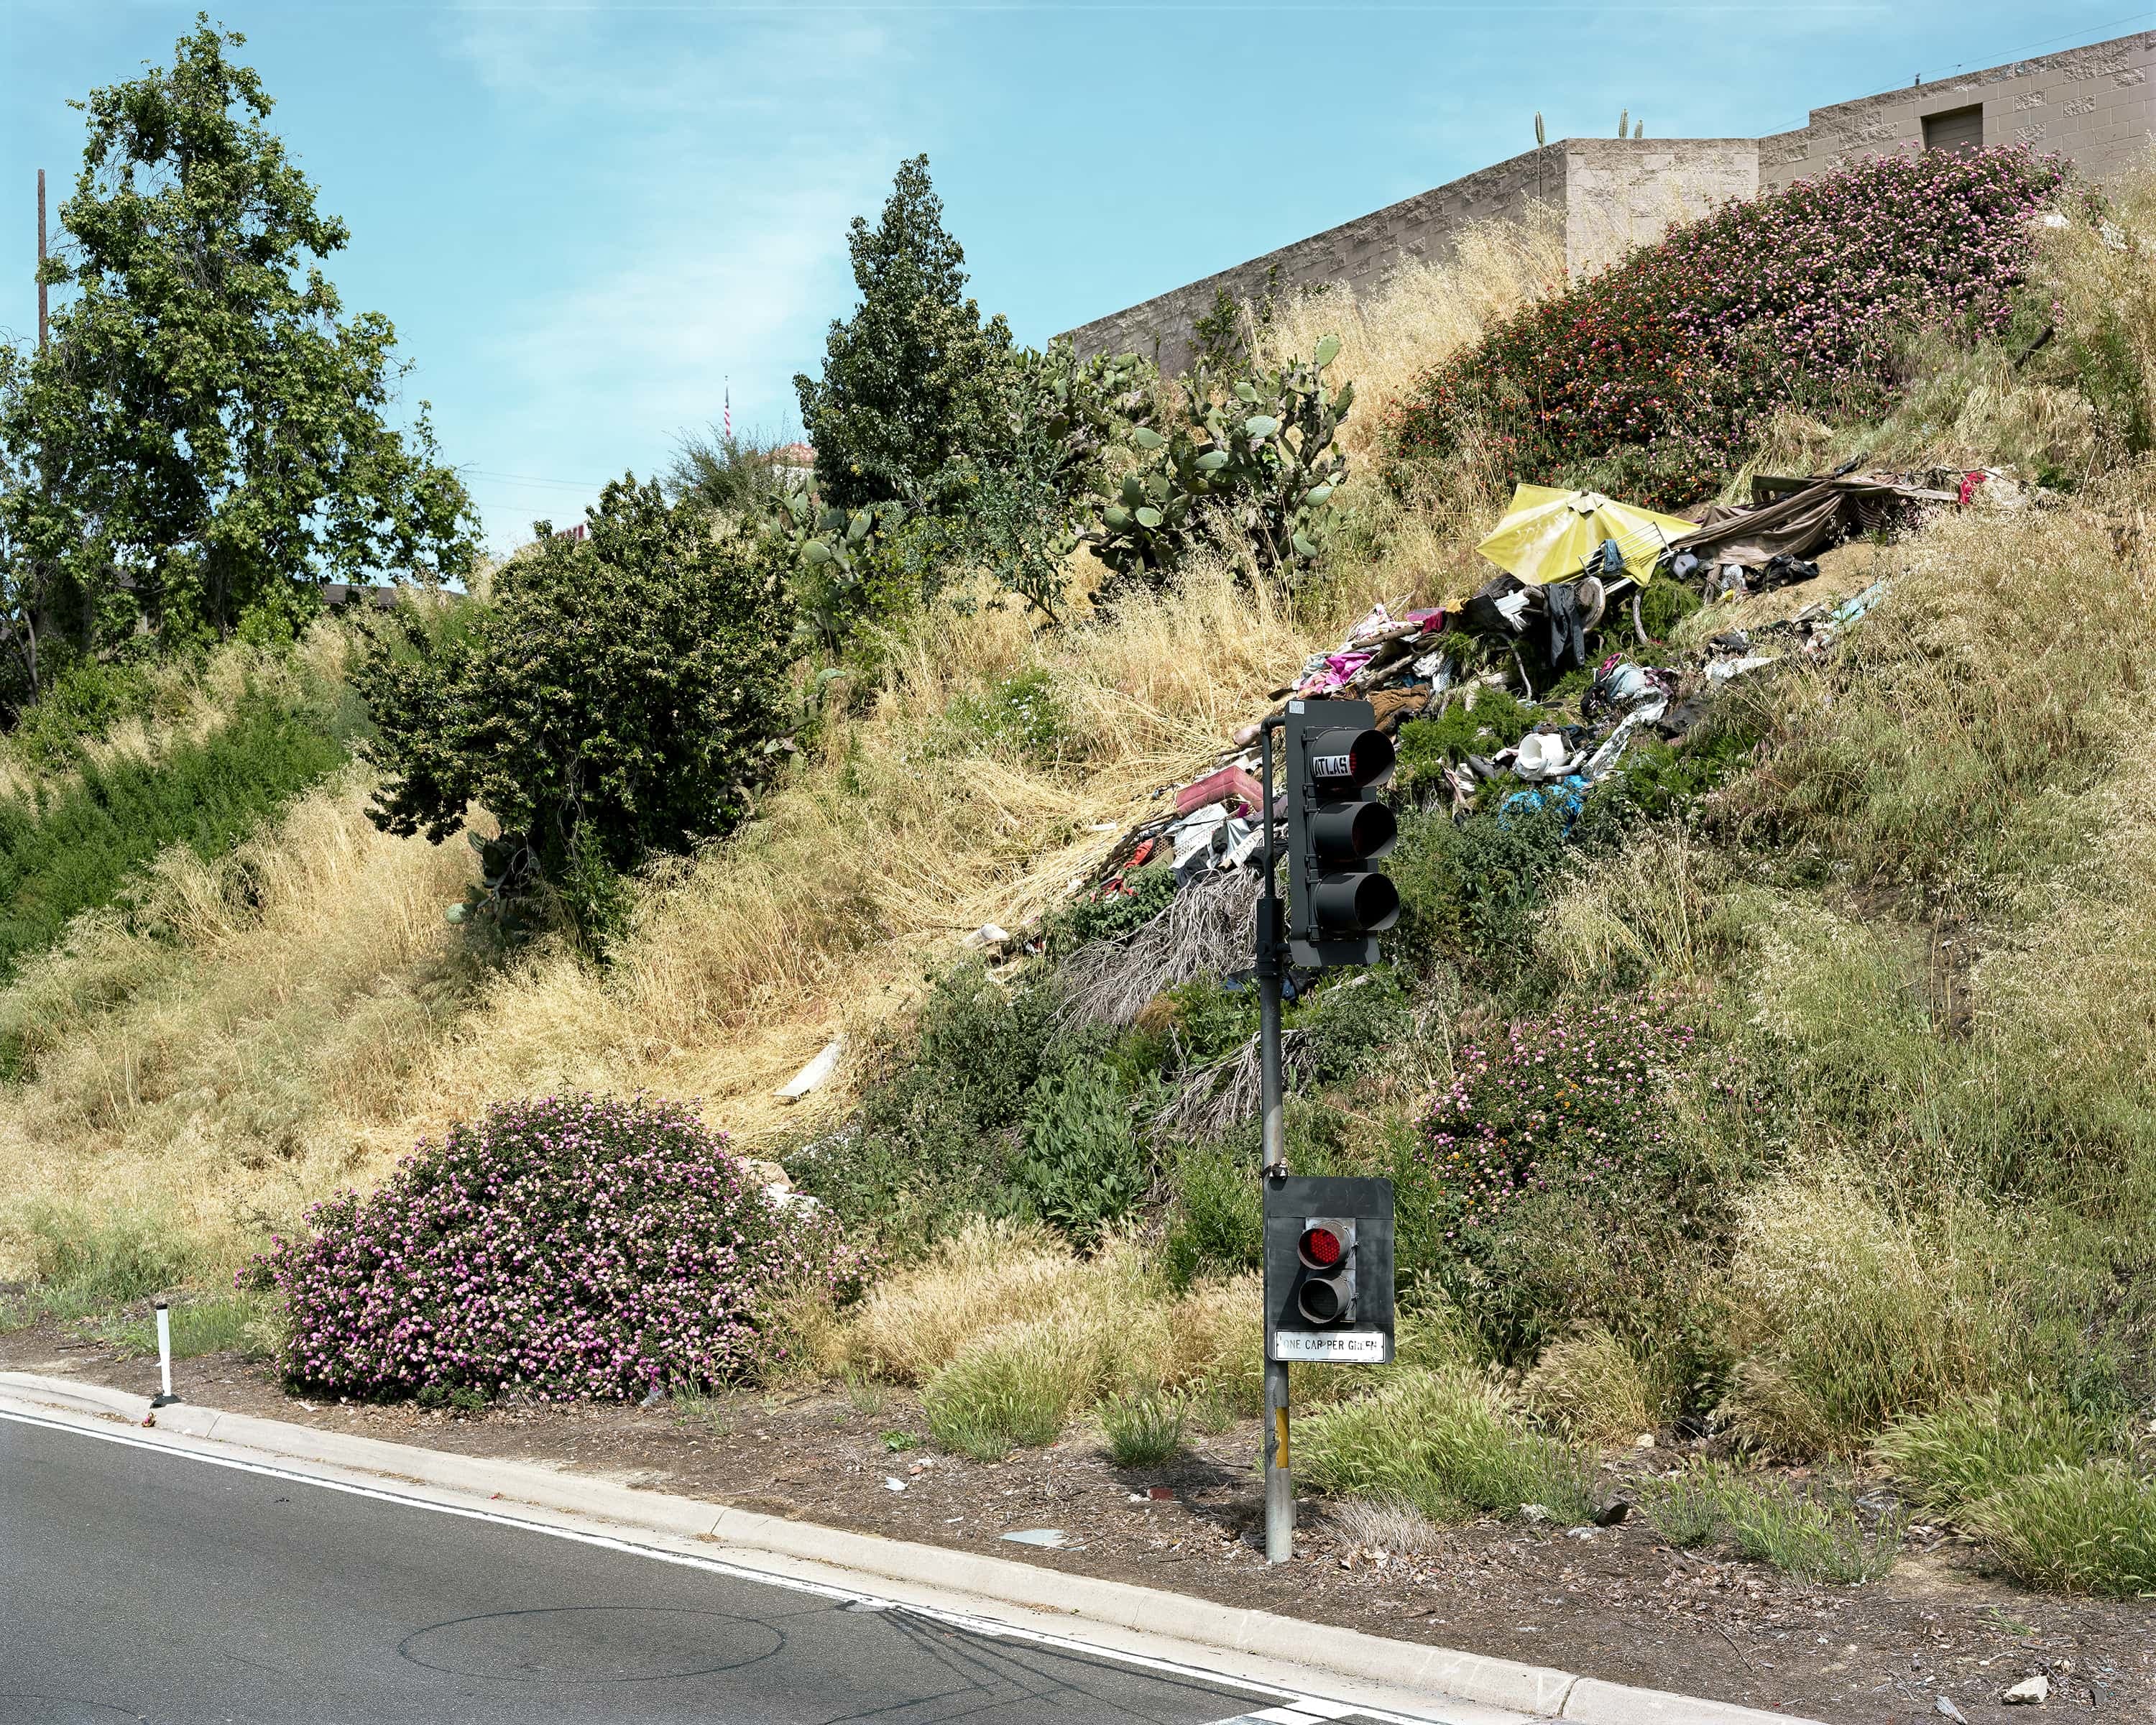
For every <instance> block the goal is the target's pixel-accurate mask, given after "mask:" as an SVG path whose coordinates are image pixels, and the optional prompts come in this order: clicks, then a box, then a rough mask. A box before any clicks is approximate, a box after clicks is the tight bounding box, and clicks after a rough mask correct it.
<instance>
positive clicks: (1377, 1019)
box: [1296, 967, 1414, 1084]
mask: <svg viewBox="0 0 2156 1725" xmlns="http://www.w3.org/2000/svg"><path fill="white" fill-rule="evenodd" d="M1296 1023H1297V1024H1299V1025H1300V1026H1301V1028H1302V1029H1306V1030H1308V1031H1309V1032H1310V1033H1311V1042H1312V1052H1313V1065H1314V1070H1313V1072H1312V1076H1313V1077H1314V1078H1316V1080H1317V1082H1318V1083H1320V1084H1342V1083H1345V1082H1347V1081H1349V1080H1351V1079H1355V1078H1360V1077H1362V1076H1363V1075H1365V1074H1366V1073H1368V1072H1373V1071H1375V1070H1379V1069H1380V1068H1382V1067H1383V1066H1385V1065H1388V1064H1389V1063H1394V1062H1396V1061H1397V1060H1399V1052H1400V1047H1401V1045H1402V1044H1404V1043H1405V1042H1406V1041H1407V1040H1408V1039H1409V1037H1410V1036H1411V1035H1413V1034H1414V1005H1413V1004H1412V1003H1411V1002H1410V1001H1409V999H1408V993H1407V990H1406V989H1405V988H1404V987H1402V986H1401V983H1400V978H1399V973H1398V972H1397V971H1395V970H1394V969H1392V968H1390V967H1386V968H1380V969H1378V970H1366V971H1360V972H1358V973H1356V974H1355V975H1354V976H1353V977H1351V978H1347V980H1346V981H1345V982H1342V983H1334V984H1333V986H1332V987H1331V988H1326V989H1324V990H1322V992H1321V993H1319V994H1318V995H1317V998H1316V999H1313V1000H1312V1002H1311V1004H1310V1005H1309V1006H1308V1007H1307V1008H1306V1009H1304V1010H1303V1011H1301V1012H1300V1013H1298V1014H1296Z"/></svg>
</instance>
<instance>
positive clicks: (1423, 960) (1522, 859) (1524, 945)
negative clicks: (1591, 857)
mask: <svg viewBox="0 0 2156 1725" xmlns="http://www.w3.org/2000/svg"><path fill="white" fill-rule="evenodd" d="M1592 800H1593V799H1592V798H1590V802H1591V801H1592ZM1565 841H1566V831H1565V819H1564V815H1563V812H1562V811H1561V810H1560V809H1557V808H1555V807H1551V808H1548V809H1542V810H1539V811H1536V812H1532V813H1529V814H1524V815H1520V816H1517V817H1513V816H1505V817H1500V816H1499V815H1498V814H1496V813H1494V812H1491V811H1489V810H1484V811H1481V812H1478V813H1476V814H1473V815H1471V816H1470V817H1469V818H1468V819H1466V820H1465V821H1462V822H1460V823H1459V824H1456V825H1455V824H1454V822H1453V820H1452V819H1451V817H1450V814H1446V813H1444V812H1440V811H1438V810H1430V811H1426V812H1421V813H1417V812H1414V811H1409V812H1407V813H1405V814H1403V815H1402V816H1401V818H1400V842H1399V848H1398V849H1397V850H1394V853H1393V855H1392V856H1391V857H1390V858H1389V860H1388V861H1387V863H1386V865H1385V866H1386V871H1387V872H1388V873H1389V875H1391V876H1392V878H1393V882H1394V886H1396V887H1398V889H1399V895H1400V920H1399V925H1398V927H1396V928H1395V929H1394V932H1392V933H1391V934H1390V935H1389V936H1387V937H1385V951H1386V953H1387V955H1388V956H1389V957H1391V958H1392V959H1393V961H1394V963H1409V964H1411V965H1414V966H1415V967H1416V968H1420V969H1424V970H1427V969H1429V968H1431V967H1433V966H1435V965H1436V964H1439V963H1445V962H1450V963H1456V964H1459V965H1460V966H1461V967H1462V968H1465V969H1466V970H1467V971H1468V972H1470V973H1472V974H1474V975H1475V976H1476V977H1478V978H1481V979H1483V980H1486V981H1488V982H1492V983H1503V982H1507V981H1511V980H1512V979H1513V978H1517V976H1519V975H1520V974H1521V973H1523V972H1525V971H1526V970H1527V969H1528V968H1530V967H1531V966H1532V963H1533V961H1534V933H1535V921H1536V918H1537V916H1538V915H1539V913H1540V912H1541V910H1542V907H1543V902H1544V901H1545V900H1546V899H1547V898H1548V896H1549V894H1550V892H1551V891H1552V890H1553V887H1554V886H1555V885H1556V883H1557V882H1558V880H1559V879H1560V878H1561V876H1562V875H1563V870H1564V868H1565V866H1566V864H1567V862H1568V859H1569V857H1570V855H1571V852H1570V851H1569V850H1568V847H1567V845H1566V842H1565Z"/></svg>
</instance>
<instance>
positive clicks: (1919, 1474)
mask: <svg viewBox="0 0 2156 1725" xmlns="http://www.w3.org/2000/svg"><path fill="white" fill-rule="evenodd" d="M2116 1438H2117V1430H2116V1428H2115V1426H2114V1425H2112V1423H2111V1422H2108V1421H2104V1420H2095V1419H2092V1418H2091V1417H2090V1416H2088V1415H2087V1414H2080V1413H2076V1412H2075V1411H2074V1410H2073V1409H2070V1408H2068V1407H2066V1406H2065V1405H2064V1404H2061V1403H2060V1402H2057V1401H2056V1400H2052V1399H2048V1398H2040V1397H2038V1396H2035V1395H2030V1394H2005V1395H1999V1394H1992V1395H1982V1396H1970V1397H1968V1398H1966V1399H1963V1400H1960V1401H1956V1402H1949V1403H1948V1404H1946V1405H1945V1406H1943V1407H1941V1408H1938V1409H1933V1411H1931V1412H1929V1413H1926V1414H1916V1415H1914V1416H1913V1417H1912V1418H1909V1419H1907V1420H1902V1421H1901V1422H1900V1423H1899V1424H1898V1425H1895V1426H1893V1427H1892V1429H1891V1430H1888V1431H1887V1432H1886V1435H1884V1436H1883V1437H1881V1439H1880V1440H1879V1443H1878V1446H1877V1447H1878V1453H1879V1457H1880V1459H1881V1461H1884V1462H1886V1465H1887V1466H1889V1467H1891V1468H1892V1469H1893V1470H1894V1473H1895V1476H1896V1477H1897V1479H1899V1480H1901V1481H1902V1483H1903V1485H1904V1486H1906V1487H1907V1489H1908V1490H1909V1491H1911V1493H1912V1496H1913V1497H1915V1499H1916V1501H1917V1502H1918V1503H1919V1504H1920V1505H1921V1506H1922V1507H1923V1508H1925V1509H1927V1510H1928V1511H1930V1512H1933V1513H1934V1514H1940V1515H1952V1514H1954V1513H1955V1512H1958V1511H1961V1510H1964V1509H1966V1508H1968V1507H1969V1506H1970V1505H1972V1504H1974V1503H1977V1502H1980V1501H1981V1500H1982V1499H1984V1498H1986V1497H1990V1496H1991V1495H1992V1494H1993V1493H1994V1492H1995V1491H2001V1490H2003V1489H2005V1487H2007V1486H2010V1485H2012V1484H2013V1483H2014V1482H2015V1481H2018V1480H2020V1479H2022V1478H2024V1477H2025V1476H2028V1475H2030V1474H2035V1473H2041V1472H2042V1471H2044V1470H2045V1469H2046V1468H2049V1467H2054V1466H2066V1467H2080V1466H2085V1465H2086V1464H2087V1463H2089V1462H2092V1461H2096V1460H2097V1458H2098V1457H2099V1456H2101V1455H2104V1454H2105V1453H2106V1452H2107V1451H2108V1450H2110V1449H2112V1446H2113V1444H2114V1442H2115V1440H2116Z"/></svg>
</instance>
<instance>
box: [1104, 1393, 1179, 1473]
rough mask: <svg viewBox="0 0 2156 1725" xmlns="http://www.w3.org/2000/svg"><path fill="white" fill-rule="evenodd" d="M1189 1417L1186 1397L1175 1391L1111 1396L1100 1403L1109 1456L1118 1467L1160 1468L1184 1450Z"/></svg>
mask: <svg viewBox="0 0 2156 1725" xmlns="http://www.w3.org/2000/svg"><path fill="white" fill-rule="evenodd" d="M1189 1416H1190V1404H1189V1402H1188V1399H1187V1398H1185V1397H1183V1396H1182V1395H1180V1394H1177V1393H1176V1392H1175V1391H1173V1390H1155V1391H1151V1392H1147V1391H1142V1390H1141V1391H1136V1392H1132V1393H1128V1394H1122V1395H1111V1396H1110V1397H1109V1398H1108V1399H1107V1400H1106V1401H1105V1402H1103V1403H1101V1431H1102V1433H1103V1434H1104V1435H1106V1438H1107V1440H1108V1459H1109V1460H1110V1461H1113V1462H1114V1463H1115V1464H1116V1466H1118V1467H1158V1466H1160V1465H1161V1464H1162V1463H1163V1462H1164V1461H1173V1460H1174V1459H1175V1458H1176V1457H1177V1456H1178V1455H1180V1454H1182V1452H1183V1427H1184V1425H1186V1424H1187V1422H1188V1420H1189Z"/></svg>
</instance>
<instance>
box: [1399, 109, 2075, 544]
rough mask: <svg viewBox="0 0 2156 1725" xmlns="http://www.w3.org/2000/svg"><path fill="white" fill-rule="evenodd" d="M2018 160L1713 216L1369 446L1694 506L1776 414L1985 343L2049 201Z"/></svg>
mask: <svg viewBox="0 0 2156 1725" xmlns="http://www.w3.org/2000/svg"><path fill="white" fill-rule="evenodd" d="M2061 181H2062V170H2061V167H2059V165H2058V164H2057V163H2056V162H2055V161H2047V160H2045V159H2042V158H2040V157H2035V156H2034V155H2032V154H2030V153H2029V152H2028V151H2025V150H2018V149H2015V150H1989V151H1982V152H1979V153H1978V154H1975V155H1972V156H1958V155H1953V154H1950V153H1948V152H1946V151H1924V152H1923V153H1922V154H1921V155H1917V156H1913V157H1898V156H1891V157H1878V158H1876V159H1873V160H1871V161H1868V162H1859V163H1856V164H1852V165H1851V166H1850V167H1844V168H1840V169H1838V170H1836V171H1835V172H1831V173H1826V174H1821V175H1819V176H1817V177H1815V178H1812V179H1809V180H1799V181H1798V182H1796V183H1795V184H1794V185H1792V186H1789V187H1784V188H1783V189H1781V190H1779V191H1775V192H1769V193H1763V194H1762V195H1760V196H1759V197H1757V198H1750V199H1747V200H1744V201H1743V202H1741V203H1728V204H1725V205H1724V206H1722V208H1720V209H1719V210H1717V211H1716V212H1715V213H1713V214H1712V215H1710V216H1708V217H1707V218H1705V219H1703V220H1702V221H1698V222H1694V223H1690V224H1688V225H1686V226H1685V227H1681V228H1676V229H1674V230H1672V231H1671V233H1670V234H1667V235H1666V236H1665V237H1664V238H1663V239H1662V240H1661V243H1660V244H1656V245H1653V246H1647V247H1643V248H1641V249H1639V250H1637V251H1635V252H1634V253H1633V254H1631V255H1630V257H1628V258H1627V259H1625V261H1624V262H1622V263H1620V264H1617V265H1615V266H1614V267H1613V268H1611V269H1609V270H1604V271H1602V272H1601V273H1599V275H1590V276H1588V277H1587V278H1586V279H1585V280H1582V281H1580V282H1578V283H1577V284H1576V285H1573V286H1572V287H1571V288H1569V289H1568V290H1566V291H1564V292H1563V293H1559V294H1554V295H1550V296H1548V297H1547V298H1545V299H1543V300H1537V301H1536V302H1535V303H1533V304H1532V305H1528V306H1527V308H1526V309H1525V310H1523V311H1520V312H1518V313H1517V314H1516V315H1515V316H1512V318H1510V319H1508V320H1507V321H1506V322H1504V323H1502V324H1501V325H1499V326H1498V327H1497V328H1496V329H1495V330H1493V331H1491V333H1490V334H1489V335H1487V336H1485V337H1484V338H1483V339H1482V340H1481V341H1479V342H1477V343H1476V345H1475V346H1473V347H1470V348H1467V349H1466V350H1464V351H1463V352H1460V353H1459V354H1457V355H1455V357H1452V358H1450V359H1448V360H1446V361H1445V362H1442V363H1440V365H1439V366H1438V367H1436V368H1435V370H1434V371H1432V372H1430V373H1429V375H1428V376H1426V377H1424V379H1423V380H1422V382H1421V383H1420V384H1419V387H1418V388H1416V389H1415V390H1414V391H1413V392H1411V393H1409V395H1408V396H1407V397H1405V398H1403V400H1402V401H1401V402H1400V403H1399V405H1398V406H1397V407H1396V408H1394V409H1393V413H1392V418H1390V420H1389V423H1388V424H1387V425H1386V427H1385V431H1386V434H1387V435H1388V438H1389V441H1390V444H1391V445H1392V447H1393V449H1394V451H1395V452H1396V453H1397V454H1399V455H1401V456H1404V457H1407V458H1409V459H1421V458H1440V459H1442V458H1445V457H1450V456H1453V455H1455V454H1459V453H1460V451H1461V450H1462V449H1463V448H1464V447H1465V446H1466V444H1468V443H1469V442H1471V441H1472V442H1475V443H1477V444H1481V443H1482V442H1484V441H1485V440H1488V441H1491V442H1494V444H1495V445H1496V449H1497V450H1498V452H1499V454H1500V455H1501V458H1502V459H1504V461H1505V463H1506V465H1507V467H1508V468H1509V470H1511V471H1512V472H1514V473H1517V474H1522V475H1532V476H1535V477H1537V478H1543V477H1548V476H1552V475H1558V474H1561V473H1563V472H1564V471H1565V470H1567V469H1568V468H1573V469H1576V468H1578V467H1581V466H1582V465H1586V464H1592V465H1593V467H1594V480H1595V482H1596V483H1597V484H1598V485H1599V486H1600V488H1602V489H1604V490H1613V491H1616V492H1619V493H1620V494H1621V495H1630V496H1633V497H1635V498H1637V499H1638V500H1639V501H1641V502H1643V503H1646V504H1649V505H1652V506H1664V507H1666V506H1677V505H1681V504H1685V503H1688V502H1690V501H1692V500H1693V499H1695V498H1697V497H1699V496H1701V495H1704V494H1705V493H1707V492H1708V491H1711V490H1714V489H1715V487H1716V486H1717V485H1718V484H1719V483H1720V482H1721V480H1722V477H1723V475H1726V474H1727V472H1729V471H1730V470H1732V469H1733V468H1734V467H1736V466H1737V465H1738V464H1739V463H1740V462H1741V461H1742V460H1743V457H1744V454H1745V453H1746V452H1747V451H1748V449H1749V448H1750V446H1751V444H1752V442H1753V439H1754V438H1755V436H1756V435H1757V433H1758V428H1759V427H1760V426H1761V425H1762V424H1763V423H1764V421H1765V420H1766V418H1768V416H1770V415H1771V414H1772V413H1774V411H1775V410H1776V409H1778V408H1782V407H1785V406H1795V407H1799V408H1835V409H1840V410H1842V411H1844V412H1851V411H1855V412H1862V411H1868V410H1873V409H1876V408H1878V407H1879V406H1881V404H1882V403H1884V401H1885V399H1886V395H1887V393H1888V392H1889V390H1890V389H1891V388H1892V386H1893V385H1894V384H1895V383H1896V382H1897V381H1898V380H1897V376H1896V359H1897V344H1898V342H1899V341H1900V340H1901V339H1902V336H1904V334H1905V332H1906V331H1908V330H1909V329H1911V328H1913V327H1917V326H1924V325H1947V326H1966V327H1969V328H1970V329H1973V330H1975V331H1989V330H1995V329H1998V328H1999V327H2001V326H2003V325H2004V324H2005V321H2006V320H2007V318H2008V317H2009V316H2010V310H2011V306H2010V291H2011V290H2012V289H2013V288H2014V287H2015V285H2017V284H2018V283H2019V282H2020V280H2022V278H2023V276H2024V275H2025V273H2026V271H2027V270H2028V268H2029V266H2030V260H2031V258H2032V256H2033V251H2034V243H2033V240H2032V239H2031V236H2030V216H2031V214H2032V213H2034V212H2035V209H2036V208H2038V207H2039V206H2040V205H2041V204H2042V203H2044V202H2046V200H2047V199H2049V198H2051V197H2052V196H2053V195H2054V194H2055V193H2056V192H2057V190H2058V189H2059V187H2060V186H2061Z"/></svg>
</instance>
